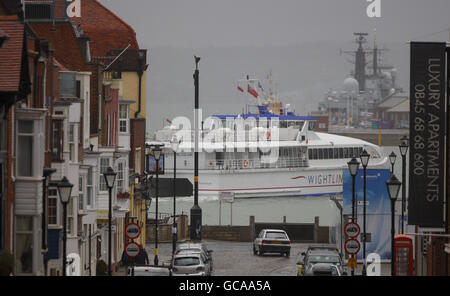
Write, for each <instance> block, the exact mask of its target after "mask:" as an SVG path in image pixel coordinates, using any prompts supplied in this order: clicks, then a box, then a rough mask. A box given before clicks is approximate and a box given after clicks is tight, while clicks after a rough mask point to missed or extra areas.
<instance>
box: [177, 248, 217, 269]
mask: <svg viewBox="0 0 450 296" xmlns="http://www.w3.org/2000/svg"><path fill="white" fill-rule="evenodd" d="M186 250H189V251H195V252H203V254H204V255H205V256H206V258H208V262H209V265H210V266H211V270H213V256H212V252H213V250H209V249H208V248H207V246H206V245H205V244H204V243H181V244H179V245H178V246H177V249H176V251H175V254H178V253H179V252H180V251H186Z"/></svg>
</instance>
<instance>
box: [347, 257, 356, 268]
mask: <svg viewBox="0 0 450 296" xmlns="http://www.w3.org/2000/svg"><path fill="white" fill-rule="evenodd" d="M347 267H348V268H356V257H355V258H348V260H347Z"/></svg>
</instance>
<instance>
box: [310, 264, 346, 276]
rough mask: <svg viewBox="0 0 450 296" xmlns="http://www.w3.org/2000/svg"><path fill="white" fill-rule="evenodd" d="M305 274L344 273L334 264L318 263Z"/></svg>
mask: <svg viewBox="0 0 450 296" xmlns="http://www.w3.org/2000/svg"><path fill="white" fill-rule="evenodd" d="M305 276H342V273H341V270H340V269H339V268H338V267H337V266H336V265H334V264H329V263H317V264H314V265H313V267H312V268H310V269H309V270H307V271H306V272H305Z"/></svg>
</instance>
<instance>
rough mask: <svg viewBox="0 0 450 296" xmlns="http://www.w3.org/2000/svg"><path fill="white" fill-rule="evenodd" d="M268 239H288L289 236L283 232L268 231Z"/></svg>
mask: <svg viewBox="0 0 450 296" xmlns="http://www.w3.org/2000/svg"><path fill="white" fill-rule="evenodd" d="M266 238H267V239H287V236H286V234H285V233H283V232H266Z"/></svg>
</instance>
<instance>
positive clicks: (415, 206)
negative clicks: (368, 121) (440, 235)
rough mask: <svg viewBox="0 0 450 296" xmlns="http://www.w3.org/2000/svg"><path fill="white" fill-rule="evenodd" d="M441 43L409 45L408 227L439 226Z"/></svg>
mask: <svg viewBox="0 0 450 296" xmlns="http://www.w3.org/2000/svg"><path fill="white" fill-rule="evenodd" d="M445 49H446V44H445V42H439V43H438V42H411V70H410V71H411V73H410V96H411V100H410V139H411V141H410V153H409V163H410V169H409V180H410V182H409V192H410V196H409V207H408V224H410V225H419V226H421V227H442V226H443V204H444V199H445V198H444V184H445V183H444V182H445V178H444V177H445V176H444V173H445V172H444V170H445V167H444V165H445V161H444V154H445V132H446V131H445V126H446V123H445V106H446V104H445V100H446V99H445V66H446V60H445Z"/></svg>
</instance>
